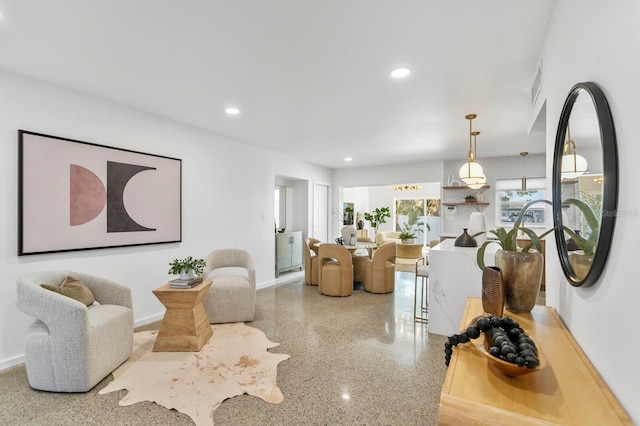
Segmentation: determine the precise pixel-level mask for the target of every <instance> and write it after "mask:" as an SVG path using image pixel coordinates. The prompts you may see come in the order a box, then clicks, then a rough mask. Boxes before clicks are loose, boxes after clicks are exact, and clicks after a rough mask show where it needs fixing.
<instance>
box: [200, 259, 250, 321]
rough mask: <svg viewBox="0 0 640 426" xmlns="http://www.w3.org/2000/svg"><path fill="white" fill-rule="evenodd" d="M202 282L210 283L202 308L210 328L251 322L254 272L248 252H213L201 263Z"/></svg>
mask: <svg viewBox="0 0 640 426" xmlns="http://www.w3.org/2000/svg"><path fill="white" fill-rule="evenodd" d="M205 262H206V266H205V268H204V271H203V273H202V277H203V278H204V279H208V280H211V281H213V284H211V288H209V292H208V293H207V295H206V296H205V297H204V300H203V302H202V303H203V305H204V309H205V310H206V311H207V315H208V316H209V322H210V323H212V324H216V323H224V322H243V321H253V316H254V314H255V309H256V270H255V267H254V264H253V257H251V254H249V252H247V251H244V250H239V249H223V250H216V251H214V252H212V253H211V254H209V256H207V258H206V259H205Z"/></svg>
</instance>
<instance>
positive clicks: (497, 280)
mask: <svg viewBox="0 0 640 426" xmlns="http://www.w3.org/2000/svg"><path fill="white" fill-rule="evenodd" d="M482 309H483V310H484V311H485V312H486V313H488V314H493V315H496V316H498V317H501V316H502V313H503V311H504V282H503V281H502V270H501V269H500V268H498V267H497V266H485V268H484V269H483V270H482Z"/></svg>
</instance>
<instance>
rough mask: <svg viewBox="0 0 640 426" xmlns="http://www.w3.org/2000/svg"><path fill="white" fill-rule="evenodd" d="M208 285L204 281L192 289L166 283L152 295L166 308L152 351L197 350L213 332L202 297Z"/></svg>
mask: <svg viewBox="0 0 640 426" xmlns="http://www.w3.org/2000/svg"><path fill="white" fill-rule="evenodd" d="M209 287H211V281H203V282H202V283H200V284H198V285H197V286H195V287H193V288H171V287H169V284H165V285H163V286H162V287H160V288H157V289H155V290H153V294H155V295H156V297H157V298H158V299H159V300H160V302H162V304H163V305H164V306H165V307H166V308H167V312H165V314H164V318H163V319H162V324H161V325H160V331H158V336H157V337H156V343H155V344H154V345H153V351H154V352H197V351H199V350H200V349H202V347H203V346H204V344H205V343H207V340H209V338H210V337H211V335H212V334H213V332H212V331H211V325H210V324H209V317H208V316H207V312H206V311H205V310H204V306H203V305H202V299H204V296H205V295H206V294H207V291H208V290H209Z"/></svg>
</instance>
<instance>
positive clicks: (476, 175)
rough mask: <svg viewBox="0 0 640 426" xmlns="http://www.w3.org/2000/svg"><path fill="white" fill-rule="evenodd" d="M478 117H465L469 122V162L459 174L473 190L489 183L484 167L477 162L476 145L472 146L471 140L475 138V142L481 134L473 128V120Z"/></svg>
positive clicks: (472, 115) (471, 115)
mask: <svg viewBox="0 0 640 426" xmlns="http://www.w3.org/2000/svg"><path fill="white" fill-rule="evenodd" d="M476 117H477V116H476V115H475V114H469V115H466V116H465V117H464V118H466V119H467V120H469V154H468V155H467V162H466V163H464V164H463V165H462V167H460V171H459V172H458V174H459V176H460V180H462V181H463V182H464V183H466V184H467V186H469V188H473V189H478V188H481V187H482V186H483V185H484V184H485V183H486V182H487V178H486V177H485V175H484V171H483V170H482V166H481V165H480V164H478V163H477V162H476V152H475V145H474V146H473V147H472V145H471V138H472V137H473V138H474V140H475V138H476V136H478V135H479V134H480V132H474V131H473V127H472V122H473V119H474V118H476Z"/></svg>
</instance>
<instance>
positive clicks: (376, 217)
mask: <svg viewBox="0 0 640 426" xmlns="http://www.w3.org/2000/svg"><path fill="white" fill-rule="evenodd" d="M389 217H391V212H390V211H389V207H377V208H376V209H375V210H374V211H373V212H371V213H369V212H365V213H364V219H365V220H366V221H368V222H369V224H370V225H371V227H372V228H373V229H374V231H375V233H376V234H377V233H378V226H380V224H382V223H387V221H386V219H387V218H389Z"/></svg>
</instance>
